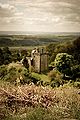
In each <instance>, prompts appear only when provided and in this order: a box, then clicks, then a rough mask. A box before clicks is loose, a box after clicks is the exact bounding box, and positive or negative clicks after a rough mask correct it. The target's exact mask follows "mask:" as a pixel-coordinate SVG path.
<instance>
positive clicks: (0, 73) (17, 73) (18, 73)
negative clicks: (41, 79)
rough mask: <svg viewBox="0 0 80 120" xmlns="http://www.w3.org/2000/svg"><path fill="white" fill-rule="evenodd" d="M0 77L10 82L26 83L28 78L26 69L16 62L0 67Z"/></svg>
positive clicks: (28, 74)
mask: <svg viewBox="0 0 80 120" xmlns="http://www.w3.org/2000/svg"><path fill="white" fill-rule="evenodd" d="M0 77H1V78H2V79H3V80H5V81H8V82H11V83H22V84H23V83H27V82H28V80H29V78H30V73H29V72H28V70H27V69H26V68H25V67H23V66H21V65H18V64H17V63H11V64H9V65H6V66H5V65H4V66H1V67H0Z"/></svg>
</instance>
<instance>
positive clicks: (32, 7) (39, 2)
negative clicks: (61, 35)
mask: <svg viewBox="0 0 80 120" xmlns="http://www.w3.org/2000/svg"><path fill="white" fill-rule="evenodd" d="M0 1H2V0H0ZM79 6H80V0H72V1H71V0H4V3H3V2H1V3H0V21H1V23H0V25H1V24H2V23H3V26H5V24H6V23H7V25H14V26H16V27H17V25H21V26H22V25H23V26H24V28H25V29H26V28H29V27H30V28H31V26H35V28H36V29H37V27H38V28H39V27H40V26H43V27H42V28H48V27H49V28H51V30H52V29H53V28H54V27H57V28H58V27H59V28H60V27H61V25H62V26H63V25H64V27H61V28H64V29H65V26H67V25H68V24H69V26H68V28H69V27H70V26H71V25H72V24H76V28H77V27H78V25H79V24H80V7H79ZM30 28H29V29H30ZM53 30H54V29H53Z"/></svg>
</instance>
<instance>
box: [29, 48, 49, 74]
mask: <svg viewBox="0 0 80 120" xmlns="http://www.w3.org/2000/svg"><path fill="white" fill-rule="evenodd" d="M31 66H33V67H34V70H35V72H38V73H40V72H44V71H47V70H48V54H47V53H46V51H45V50H44V49H42V48H41V49H36V48H35V49H34V50H32V53H31Z"/></svg>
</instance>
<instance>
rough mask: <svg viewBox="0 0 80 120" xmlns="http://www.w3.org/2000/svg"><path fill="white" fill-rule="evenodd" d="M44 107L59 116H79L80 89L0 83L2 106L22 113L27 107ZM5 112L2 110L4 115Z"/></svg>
mask: <svg viewBox="0 0 80 120" xmlns="http://www.w3.org/2000/svg"><path fill="white" fill-rule="evenodd" d="M38 106H40V107H43V108H45V109H47V110H50V111H51V112H52V114H53V115H54V116H55V117H56V118H58V117H59V116H62V117H63V118H76V119H77V118H79V119H80V116H79V113H80V90H79V89H77V88H74V87H69V86H63V87H59V88H55V89H51V88H49V87H42V86H35V85H34V84H33V85H22V86H13V85H5V86H4V85H0V108H1V110H3V109H4V108H5V109H7V110H8V111H9V112H8V113H9V114H11V115H12V114H16V113H19V112H20V114H21V111H22V113H23V111H25V110H24V109H25V108H26V109H27V108H36V107H38ZM4 113H5V112H3V111H2V112H0V116H2V115H3V114H4Z"/></svg>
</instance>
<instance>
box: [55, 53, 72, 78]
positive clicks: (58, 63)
mask: <svg viewBox="0 0 80 120" xmlns="http://www.w3.org/2000/svg"><path fill="white" fill-rule="evenodd" d="M73 62H74V59H73V56H72V55H69V54H67V53H58V54H57V55H56V58H55V61H54V65H55V67H56V68H57V70H59V72H61V73H63V75H64V78H65V75H70V72H71V66H72V65H73Z"/></svg>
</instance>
